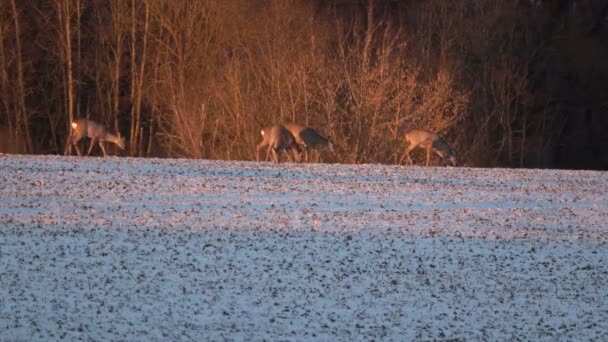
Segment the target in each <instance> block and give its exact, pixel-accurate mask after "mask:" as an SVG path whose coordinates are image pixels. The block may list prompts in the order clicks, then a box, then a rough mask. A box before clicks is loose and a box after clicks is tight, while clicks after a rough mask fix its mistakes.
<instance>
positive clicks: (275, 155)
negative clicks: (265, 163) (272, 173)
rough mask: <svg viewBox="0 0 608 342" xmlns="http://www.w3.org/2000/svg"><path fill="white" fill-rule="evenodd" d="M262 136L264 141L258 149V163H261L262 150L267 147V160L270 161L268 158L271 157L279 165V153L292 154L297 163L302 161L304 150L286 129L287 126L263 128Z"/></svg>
mask: <svg viewBox="0 0 608 342" xmlns="http://www.w3.org/2000/svg"><path fill="white" fill-rule="evenodd" d="M260 134H261V135H262V141H261V142H260V143H259V144H258V145H257V148H256V160H257V161H260V150H261V149H262V148H264V147H267V149H266V160H268V156H269V155H271V157H272V161H273V162H275V163H279V162H280V158H279V153H280V152H281V151H285V152H287V153H288V154H289V153H291V155H292V156H293V158H294V160H295V161H297V162H300V161H301V159H302V150H301V148H300V146H298V144H297V143H296V139H295V138H294V136H293V135H292V134H291V133H290V132H289V130H288V129H287V128H285V126H283V125H280V124H279V125H274V126H270V127H265V128H262V130H261V131H260Z"/></svg>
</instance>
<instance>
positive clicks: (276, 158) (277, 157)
mask: <svg viewBox="0 0 608 342" xmlns="http://www.w3.org/2000/svg"><path fill="white" fill-rule="evenodd" d="M280 152H281V151H280V150H277V149H276V148H273V149H272V161H274V162H275V163H277V164H278V163H280V162H281V156H280V155H279V153H280Z"/></svg>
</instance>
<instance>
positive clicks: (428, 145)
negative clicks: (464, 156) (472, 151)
mask: <svg viewBox="0 0 608 342" xmlns="http://www.w3.org/2000/svg"><path fill="white" fill-rule="evenodd" d="M405 142H406V144H407V145H408V146H407V149H406V150H405V153H404V154H403V156H402V157H401V161H400V163H403V159H405V157H407V159H408V161H409V163H410V164H413V161H412V158H411V157H410V152H412V150H414V149H415V148H416V147H420V148H423V149H425V150H426V166H429V160H430V159H431V150H433V152H435V153H436V154H437V155H438V156H439V157H441V159H442V160H446V159H449V161H450V162H451V163H452V165H453V166H456V152H455V151H454V149H453V148H452V147H450V145H448V143H447V142H445V140H443V139H442V138H441V137H440V136H438V135H437V134H435V133H432V132H429V131H427V130H423V129H412V130H410V131H407V132H406V133H405Z"/></svg>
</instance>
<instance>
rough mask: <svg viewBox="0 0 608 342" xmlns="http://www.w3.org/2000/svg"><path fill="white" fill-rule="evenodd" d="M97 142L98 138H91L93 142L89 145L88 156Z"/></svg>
mask: <svg viewBox="0 0 608 342" xmlns="http://www.w3.org/2000/svg"><path fill="white" fill-rule="evenodd" d="M96 143H97V139H95V138H91V144H90V145H89V151H88V152H87V156H89V155H91V151H92V150H93V146H95V144H96Z"/></svg>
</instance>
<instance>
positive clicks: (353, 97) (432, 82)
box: [0, 0, 608, 169]
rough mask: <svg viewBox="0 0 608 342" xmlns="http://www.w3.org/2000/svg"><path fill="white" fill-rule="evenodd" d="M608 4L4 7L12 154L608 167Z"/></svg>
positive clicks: (4, 117)
mask: <svg viewBox="0 0 608 342" xmlns="http://www.w3.org/2000/svg"><path fill="white" fill-rule="evenodd" d="M607 11H608V1H606V0H602V1H599V0H598V1H595V0H586V1H574V0H554V1H516V0H513V1H496V0H450V1H446V0H401V1H397V0H394V1H388V0H387V1H378V0H376V1H373V0H368V1H356V0H333V1H322V0H317V1H313V0H208V1H186V0H29V1H17V0H0V152H9V153H40V154H62V153H63V151H64V147H65V142H66V138H67V136H68V132H69V130H68V128H69V122H70V121H71V119H72V118H78V117H89V118H91V119H94V120H97V121H99V122H101V123H104V124H105V125H107V126H108V127H110V128H111V129H113V130H117V131H120V132H121V133H122V134H123V135H124V136H126V138H127V149H126V150H125V151H115V150H113V151H112V152H114V153H117V154H119V155H129V156H141V157H148V156H155V157H186V158H209V159H242V160H253V159H254V158H255V146H256V144H257V143H258V142H259V140H260V135H259V130H260V128H261V127H263V126H267V125H269V124H273V123H276V122H282V121H285V122H289V121H292V122H297V123H300V124H303V125H306V126H311V127H313V128H315V129H317V130H318V131H320V132H321V133H323V134H325V135H329V136H330V137H331V139H332V140H333V141H334V143H335V145H336V150H337V156H332V155H323V160H324V161H330V162H343V163H389V164H392V163H397V162H398V161H399V158H400V156H401V154H402V153H403V151H404V149H405V147H404V144H403V139H402V135H403V132H404V131H405V130H407V129H408V128H413V127H424V128H428V129H431V130H433V131H436V132H437V133H439V134H440V135H441V136H443V137H444V138H445V139H446V140H447V141H448V142H449V143H450V144H451V145H452V146H454V147H455V149H456V150H457V151H458V154H459V159H460V160H462V162H463V163H464V164H465V165H469V166H480V167H495V166H504V167H543V168H545V167H547V168H588V169H608V133H607V132H608V115H607V113H608V31H607V30H608V28H607V26H608V23H607V22H606V21H607Z"/></svg>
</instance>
